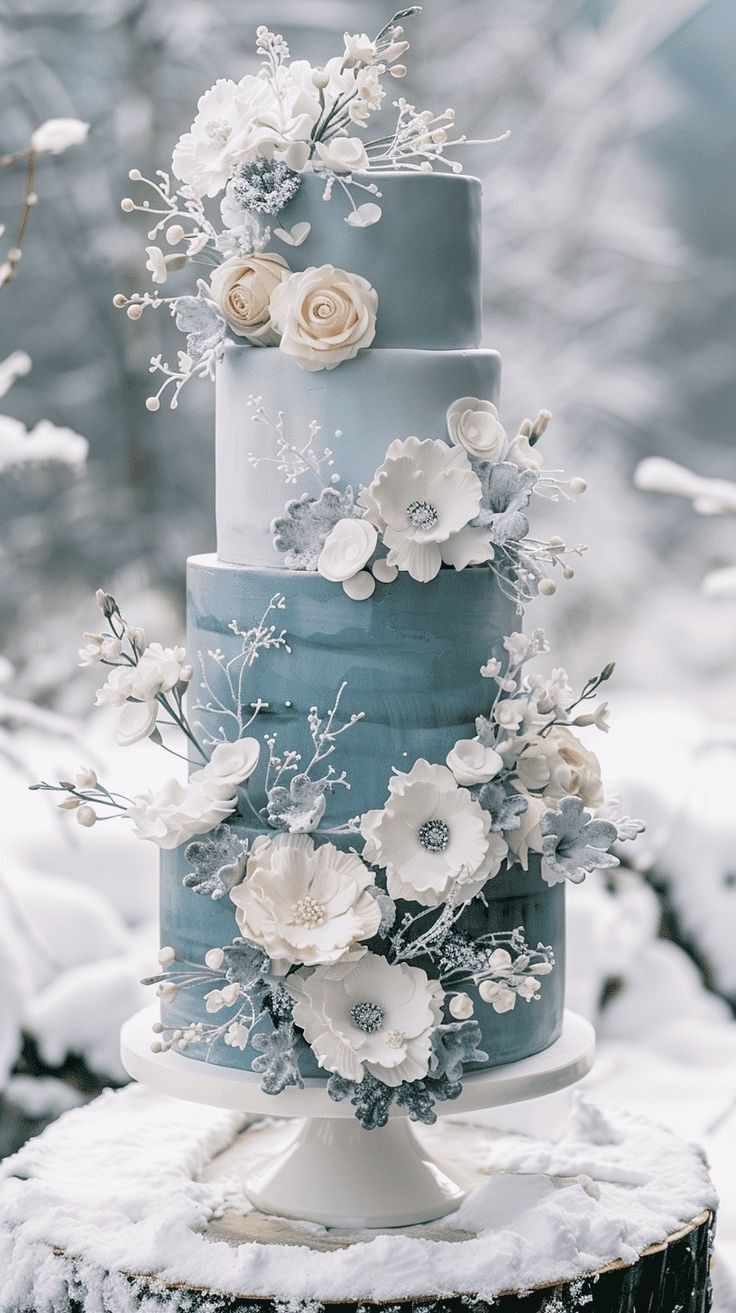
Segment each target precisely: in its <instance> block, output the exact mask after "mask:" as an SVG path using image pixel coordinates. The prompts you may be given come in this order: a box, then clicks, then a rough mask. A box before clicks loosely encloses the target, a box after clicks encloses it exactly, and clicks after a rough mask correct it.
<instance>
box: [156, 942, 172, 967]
mask: <svg viewBox="0 0 736 1313" xmlns="http://www.w3.org/2000/svg"><path fill="white" fill-rule="evenodd" d="M157 959H158V963H159V966H162V967H170V966H171V965H172V963H174V962H175V961H176V953H175V952H174V950H173V948H171V947H170V945H167V946H166V947H165V948H160V949H159V951H158V953H157Z"/></svg>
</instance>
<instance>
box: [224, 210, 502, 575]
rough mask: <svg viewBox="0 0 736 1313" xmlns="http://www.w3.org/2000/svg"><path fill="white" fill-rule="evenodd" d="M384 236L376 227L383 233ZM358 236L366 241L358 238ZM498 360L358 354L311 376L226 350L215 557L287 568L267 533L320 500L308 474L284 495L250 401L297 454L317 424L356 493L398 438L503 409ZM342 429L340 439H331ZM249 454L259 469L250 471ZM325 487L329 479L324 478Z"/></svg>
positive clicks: (250, 352) (268, 356) (242, 349)
mask: <svg viewBox="0 0 736 1313" xmlns="http://www.w3.org/2000/svg"><path fill="white" fill-rule="evenodd" d="M378 226H379V227H380V225H378ZM358 235H359V236H360V234H358ZM500 378H501V358H500V356H499V355H498V354H497V353H496V352H495V351H442V352H437V351H374V350H372V349H371V350H369V351H362V352H361V353H360V354H359V355H358V356H357V357H356V359H355V360H348V361H345V362H344V363H343V364H342V365H340V366H339V368H337V369H335V370H330V371H329V372H328V371H326V370H322V371H321V372H318V373H308V372H306V371H305V370H303V369H300V368H299V366H298V365H297V364H295V362H294V361H293V360H292V359H290V358H289V357H287V356H284V355H283V354H282V353H281V352H280V351H278V350H276V349H275V348H271V349H267V348H264V349H256V348H254V347H248V346H242V345H240V344H236V343H234V342H233V343H230V344H229V345H228V347H227V349H226V351H225V358H224V360H223V361H222V363H221V364H220V366H219V367H218V370H217V553H218V556H219V557H220V559H221V560H223V561H232V562H234V563H235V564H242V565H269V566H280V565H283V557H282V556H281V555H280V553H279V552H277V551H276V548H275V547H274V545H273V538H272V534H271V523H272V521H273V520H274V519H275V518H276V516H278V515H283V513H284V505H285V503H286V502H287V501H288V500H290V499H291V498H292V497H298V496H300V495H301V493H302V492H308V493H312V494H315V493H318V492H319V490H320V485H319V482H318V480H317V479H316V478H315V477H314V475H312V474H306V475H304V476H303V477H302V478H301V479H300V480H299V481H298V483H296V484H293V485H287V484H286V482H285V479H284V476H283V474H282V473H280V472H279V470H278V469H277V467H276V465H275V464H273V463H269V460H268V458H269V457H270V458H271V460H272V459H273V456H274V453H275V450H276V443H275V441H274V435H273V433H272V432H271V431H270V430H269V429H267V428H265V427H264V426H263V425H262V424H258V423H256V424H254V423H253V420H252V414H253V412H252V410H250V409H249V408H248V405H247V401H248V397H249V396H251V395H253V396H260V397H262V398H263V405H264V408H265V410H266V411H267V413H268V414H269V415H270V416H271V417H272V418H273V419H274V420H275V419H276V417H277V415H278V413H279V411H283V412H284V436H285V437H286V438H287V440H288V441H290V442H293V443H294V444H296V445H301V444H302V443H303V442H304V441H306V438H307V436H308V431H309V424H310V421H311V420H315V419H316V420H317V422H318V423H319V424H320V425H321V427H322V434H321V436H320V438H319V439H318V444H319V443H320V442H322V441H324V443H325V444H326V445H328V446H329V447H331V448H332V449H333V450H334V453H335V465H334V470H336V471H337V472H339V473H340V474H341V476H342V478H343V480H344V481H345V482H346V483H351V484H352V485H353V487H355V488H356V489H357V487H358V485H359V484H361V483H363V484H367V483H370V481H371V479H372V478H373V475H374V473H375V471H376V469H377V468H378V466H379V465H380V464H381V463H382V461H383V459H384V457H385V455H386V450H387V448H388V446H389V444H390V443H391V442H392V441H393V440H394V438H408V437H409V436H410V435H412V434H413V435H414V436H416V437H418V438H445V439H447V418H446V416H447V409H448V407H449V406H450V405H451V404H452V402H453V401H456V400H457V399H458V397H468V396H470V397H481V398H484V399H485V400H487V401H493V402H496V401H498V393H499V385H500ZM336 429H340V430H342V435H343V436H342V437H341V438H337V439H336V438H335V437H334V433H335V430H336ZM251 453H253V455H255V456H256V457H258V458H264V457H265V458H266V459H265V460H264V459H261V463H260V464H259V465H258V466H257V467H256V468H254V467H253V465H252V464H251V463H250V461H249V456H250V454H251ZM324 473H325V475H326V477H328V478H329V475H330V470H329V469H327V468H325V471H324Z"/></svg>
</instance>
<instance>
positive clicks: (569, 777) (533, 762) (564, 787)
mask: <svg viewBox="0 0 736 1313" xmlns="http://www.w3.org/2000/svg"><path fill="white" fill-rule="evenodd" d="M516 772H517V775H518V777H519V781H520V783H521V785H522V787H523V788H524V789H531V790H533V791H534V792H539V793H541V794H542V797H543V798H544V800H545V802H548V803H549V802H558V801H559V800H560V798H565V797H569V796H576V797H578V798H581V799H582V801H583V803H584V805H585V806H586V807H592V808H596V807H600V806H602V804H603V784H602V781H601V767H600V762H599V761H598V758H597V757H596V755H595V753H594V752H591V751H590V749H589V748H585V747H583V744H582V743H581V742H580V740H579V739H578V738H576V736H575V735H574V734H573V733H572V732H571V731H570V730H569V729H567V728H566V727H565V726H564V725H558V726H555V728H554V729H552V730H550V732H549V734H547V735H545V737H544V738H539V737H538V736H535V737H533V738H530V739H529V740H528V742H527V744H526V746H524V748H523V751H522V752H521V753H520V754H519V756H518V759H517V764H516Z"/></svg>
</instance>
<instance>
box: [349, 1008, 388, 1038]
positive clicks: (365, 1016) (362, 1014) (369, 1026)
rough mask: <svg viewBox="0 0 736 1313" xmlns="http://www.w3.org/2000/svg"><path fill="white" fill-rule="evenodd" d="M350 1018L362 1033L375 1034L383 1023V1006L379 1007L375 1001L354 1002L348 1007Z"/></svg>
mask: <svg viewBox="0 0 736 1313" xmlns="http://www.w3.org/2000/svg"><path fill="white" fill-rule="evenodd" d="M350 1020H351V1021H352V1023H353V1025H354V1026H357V1028H358V1030H362V1031H363V1032H364V1034H366V1035H375V1033H376V1031H377V1030H380V1029H381V1026H382V1025H383V1008H379V1006H378V1004H377V1003H354V1004H353V1006H352V1007H351V1009H350Z"/></svg>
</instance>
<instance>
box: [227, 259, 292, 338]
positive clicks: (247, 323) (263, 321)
mask: <svg viewBox="0 0 736 1313" xmlns="http://www.w3.org/2000/svg"><path fill="white" fill-rule="evenodd" d="M290 273H291V270H290V269H289V266H288V264H287V263H286V261H285V260H284V259H283V258H282V257H281V256H280V255H270V254H269V253H268V252H266V253H264V254H260V255H248V256H239V255H233V256H231V258H230V259H229V260H226V261H225V263H224V264H221V265H220V266H219V268H218V269H216V270H215V272H214V273H213V275H212V278H211V279H210V290H211V292H212V299H213V301H214V302H215V304H216V305H217V307H218V308H219V310H220V312H221V314H222V316H223V318H224V319H225V320H226V321H227V323H228V324H229V325H230V327H231V328H232V330H233V332H234V333H237V334H238V336H239V337H244V338H246V339H247V341H249V342H251V343H252V344H253V345H254V346H276V345H278V340H279V335H278V333H277V332H276V330H275V329H274V327H273V324H272V322H271V296H272V294H273V291H274V288H276V287H278V286H279V284H280V283H282V282H283V281H284V279H285V278H288V277H289V275H290Z"/></svg>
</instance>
